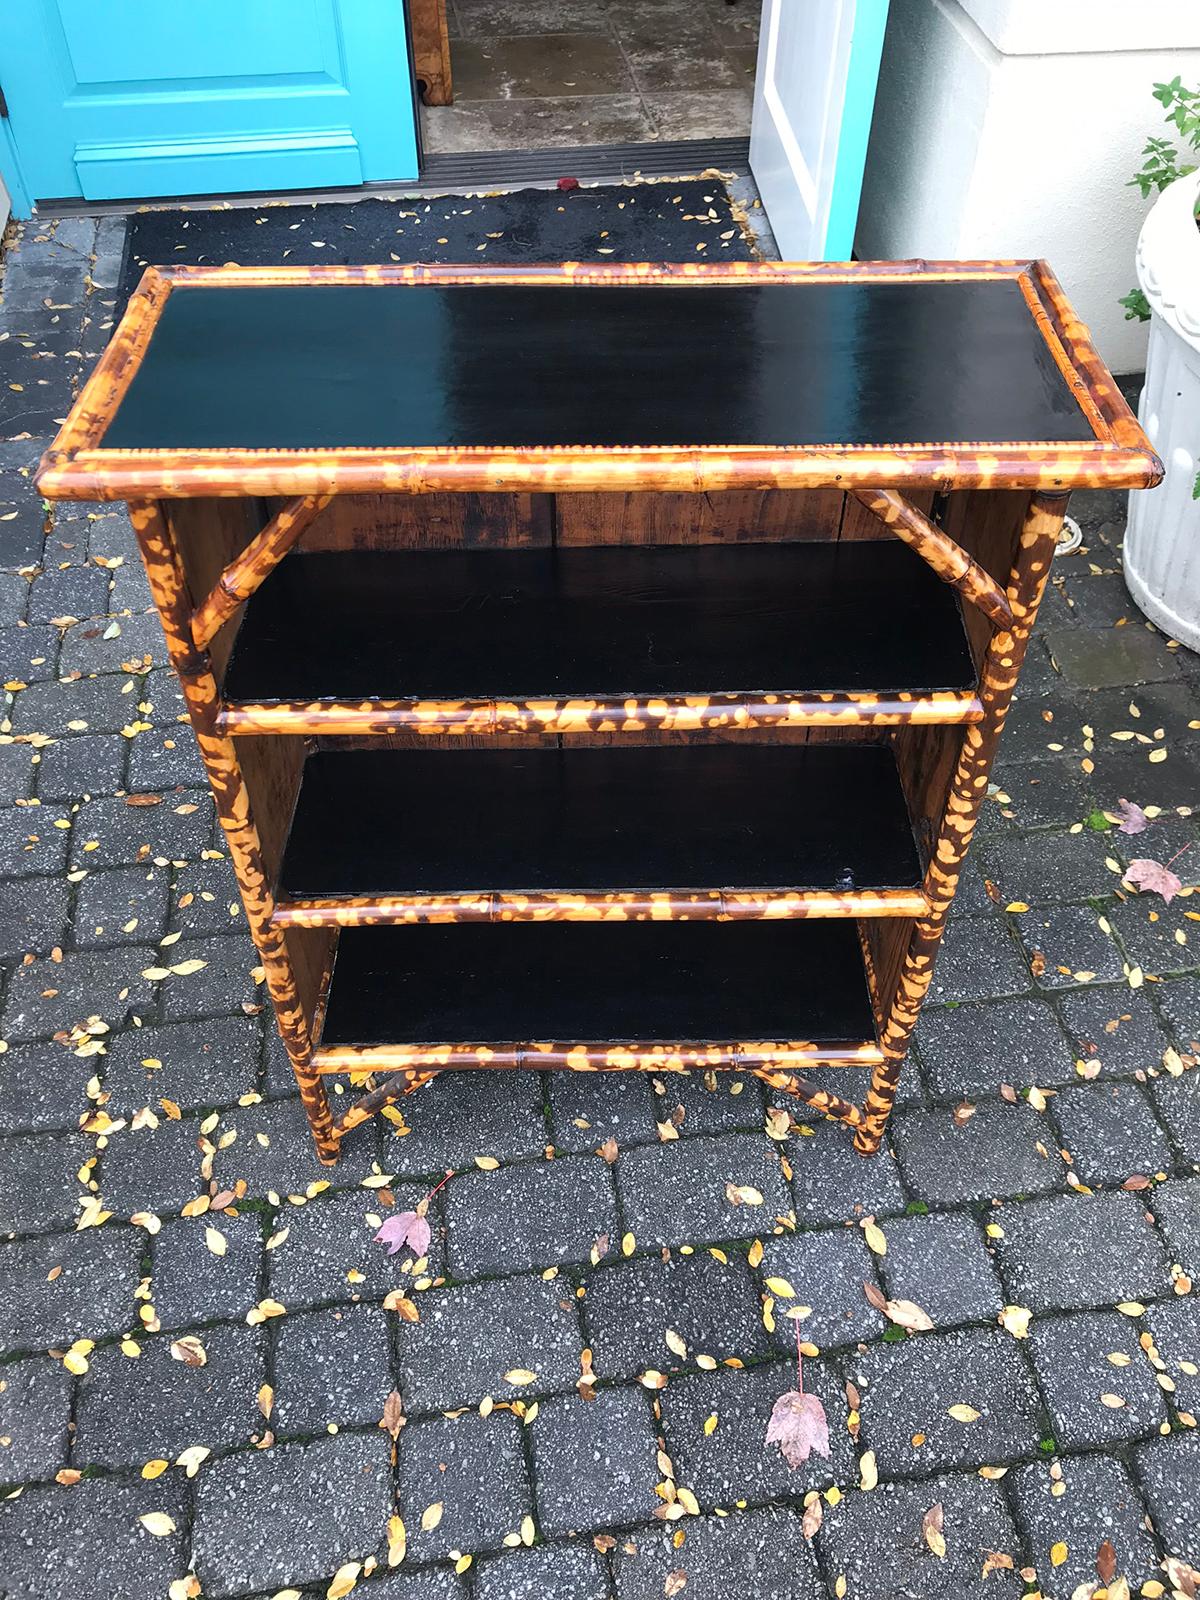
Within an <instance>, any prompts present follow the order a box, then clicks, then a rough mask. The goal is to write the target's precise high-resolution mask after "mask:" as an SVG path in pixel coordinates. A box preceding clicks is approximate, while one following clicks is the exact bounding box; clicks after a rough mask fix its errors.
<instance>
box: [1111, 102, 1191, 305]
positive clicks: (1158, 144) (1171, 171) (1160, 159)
mask: <svg viewBox="0 0 1200 1600" xmlns="http://www.w3.org/2000/svg"><path fill="white" fill-rule="evenodd" d="M1154 98H1155V99H1156V100H1157V101H1158V103H1159V105H1161V106H1162V108H1163V110H1164V112H1165V113H1166V115H1165V121H1166V122H1167V123H1168V125H1169V126H1170V127H1172V128H1174V129H1175V132H1176V133H1177V134H1178V136H1179V140H1180V141H1181V144H1182V150H1181V147H1180V144H1179V143H1176V141H1175V140H1174V139H1173V138H1165V137H1163V136H1161V135H1160V136H1158V137H1157V138H1154V137H1152V138H1149V139H1147V140H1146V143H1145V147H1144V148H1143V150H1142V170H1141V171H1140V172H1135V173H1134V175H1133V177H1132V178H1130V180H1129V186H1130V188H1131V189H1139V190H1140V191H1141V193H1142V196H1143V198H1145V199H1147V200H1148V199H1149V198H1150V196H1151V195H1152V194H1161V193H1162V191H1163V190H1164V189H1165V188H1166V187H1167V185H1168V184H1169V183H1174V182H1175V179H1176V178H1182V177H1184V176H1185V175H1186V174H1187V173H1189V172H1195V170H1196V166H1197V162H1195V161H1189V160H1188V159H1187V156H1188V155H1189V154H1191V153H1193V152H1194V153H1196V154H1197V155H1200V86H1197V87H1196V88H1194V89H1190V88H1187V87H1186V86H1185V85H1184V82H1183V79H1182V78H1180V77H1179V76H1178V75H1176V76H1175V77H1174V78H1172V79H1171V81H1170V83H1156V84H1155V85H1154ZM1118 304H1120V305H1123V306H1124V307H1125V316H1126V319H1127V320H1129V321H1135V320H1136V321H1139V322H1148V321H1149V320H1150V307H1149V305H1148V304H1147V301H1146V296H1145V295H1144V294H1143V293H1142V291H1141V290H1140V289H1131V290H1130V291H1129V293H1128V294H1126V295H1122V296H1121V299H1120V301H1119V302H1118Z"/></svg>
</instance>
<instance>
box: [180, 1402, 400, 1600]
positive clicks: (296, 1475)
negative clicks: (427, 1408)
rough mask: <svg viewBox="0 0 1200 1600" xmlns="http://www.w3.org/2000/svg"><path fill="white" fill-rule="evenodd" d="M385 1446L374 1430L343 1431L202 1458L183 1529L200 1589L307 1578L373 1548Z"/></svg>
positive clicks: (228, 1590) (382, 1496) (379, 1538)
mask: <svg viewBox="0 0 1200 1600" xmlns="http://www.w3.org/2000/svg"><path fill="white" fill-rule="evenodd" d="M391 1447H392V1442H391V1440H390V1439H389V1438H388V1437H387V1435H386V1434H385V1433H382V1432H378V1431H377V1432H376V1433H374V1434H366V1435H359V1434H353V1433H343V1434H339V1435H338V1436H337V1437H336V1438H333V1439H318V1440H316V1441H314V1442H313V1443H312V1444H290V1445H277V1446H276V1447H275V1448H274V1449H273V1450H264V1451H258V1450H250V1451H241V1452H239V1453H238V1454H236V1455H232V1456H226V1457H224V1458H223V1459H219V1460H216V1461H209V1462H206V1463H205V1465H204V1468H203V1470H202V1471H201V1472H200V1474H199V1476H198V1477H197V1479H196V1520H195V1526H194V1528H193V1533H192V1548H193V1554H194V1558H195V1562H196V1574H197V1576H198V1577H199V1579H200V1581H201V1583H202V1585H203V1587H204V1593H205V1595H211V1596H213V1597H214V1600H219V1597H221V1596H224V1595H231V1594H240V1593H243V1592H244V1591H246V1590H254V1589H268V1590H269V1589H272V1588H282V1587H284V1585H289V1586H291V1585H299V1584H307V1583H312V1582H314V1581H315V1580H317V1579H320V1578H331V1577H332V1576H333V1574H334V1572H335V1571H336V1570H337V1569H338V1567H340V1566H341V1565H342V1563H343V1562H345V1561H351V1560H362V1558H363V1557H364V1556H366V1555H370V1554H374V1553H375V1552H376V1551H378V1549H379V1548H380V1547H381V1545H382V1544H383V1540H384V1534H385V1531H386V1528H387V1519H388V1517H389V1516H390V1515H391V1514H392V1509H393V1496H392V1480H391V1464H390V1463H391Z"/></svg>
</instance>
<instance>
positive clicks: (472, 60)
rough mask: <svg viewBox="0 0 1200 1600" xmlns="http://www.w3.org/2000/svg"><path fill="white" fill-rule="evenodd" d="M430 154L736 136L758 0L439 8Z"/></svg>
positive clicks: (425, 130) (750, 74) (551, 1)
mask: <svg viewBox="0 0 1200 1600" xmlns="http://www.w3.org/2000/svg"><path fill="white" fill-rule="evenodd" d="M447 8H448V12H449V18H448V20H449V26H450V58H451V66H452V70H453V75H454V104H453V105H450V106H423V107H422V108H421V134H422V139H423V142H424V146H425V149H426V151H427V152H428V153H429V154H432V155H440V154H446V153H449V152H462V151H475V150H538V149H550V148H559V147H563V146H570V145H596V144H640V143H645V142H654V141H657V140H677V139H717V138H729V137H738V136H741V137H745V136H746V135H747V134H749V132H750V108H751V99H752V94H753V88H754V72H755V64H756V60H757V55H758V24H759V13H760V11H761V0H447Z"/></svg>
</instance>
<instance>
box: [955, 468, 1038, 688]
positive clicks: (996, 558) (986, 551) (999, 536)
mask: <svg viewBox="0 0 1200 1600" xmlns="http://www.w3.org/2000/svg"><path fill="white" fill-rule="evenodd" d="M1030 498H1031V497H1030V495H1029V494H1028V493H1023V492H1021V491H1016V492H1014V491H1013V490H1011V489H1010V490H1000V489H963V490H960V491H959V492H958V493H957V494H952V495H949V496H947V501H946V510H945V514H944V516H943V519H942V525H943V526H944V527H945V530H946V532H947V533H948V534H949V535H950V537H951V538H952V539H954V541H955V542H956V543H957V544H960V545H961V546H962V547H963V549H964V550H965V551H966V552H967V554H968V555H971V556H974V558H975V560H976V561H978V563H979V565H980V566H981V567H983V568H984V569H985V570H986V571H988V572H990V573H991V575H992V577H993V578H995V580H996V582H997V583H998V584H1000V586H1001V588H1004V587H1006V586H1007V584H1008V583H1009V581H1010V576H1011V574H1012V571H1013V569H1014V567H1016V566H1017V565H1018V564H1019V559H1020V548H1019V541H1020V537H1021V526H1022V523H1023V522H1024V519H1025V513H1026V512H1027V510H1028V509H1029V501H1030ZM962 610H963V620H964V622H965V623H966V628H967V637H968V638H969V639H970V641H971V651H972V654H973V655H974V657H975V663H976V665H977V666H979V667H980V668H982V665H983V658H984V655H985V654H986V652H987V647H988V645H989V644H990V642H991V638H992V634H993V632H994V629H993V627H992V625H991V623H990V622H989V621H988V619H987V618H986V617H985V616H983V615H981V613H980V612H978V611H977V610H976V609H975V608H974V606H963V608H962Z"/></svg>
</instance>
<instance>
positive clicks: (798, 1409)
mask: <svg viewBox="0 0 1200 1600" xmlns="http://www.w3.org/2000/svg"><path fill="white" fill-rule="evenodd" d="M767 1443H768V1444H777V1445H778V1446H779V1448H780V1450H782V1451H783V1456H784V1460H785V1461H786V1462H787V1464H788V1466H789V1467H799V1466H802V1465H803V1463H804V1462H805V1461H807V1460H808V1458H809V1456H810V1455H811V1454H812V1452H813V1451H814V1450H815V1451H816V1452H817V1454H818V1455H819V1456H825V1457H826V1458H828V1456H829V1424H828V1422H827V1421H826V1420H825V1407H824V1406H823V1405H822V1404H821V1402H820V1401H819V1400H818V1399H817V1397H816V1395H815V1394H801V1393H800V1391H799V1389H789V1390H788V1391H787V1393H786V1394H781V1395H780V1396H779V1399H778V1400H776V1402H775V1404H774V1405H773V1406H772V1407H771V1420H770V1422H769V1423H768V1424H767Z"/></svg>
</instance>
